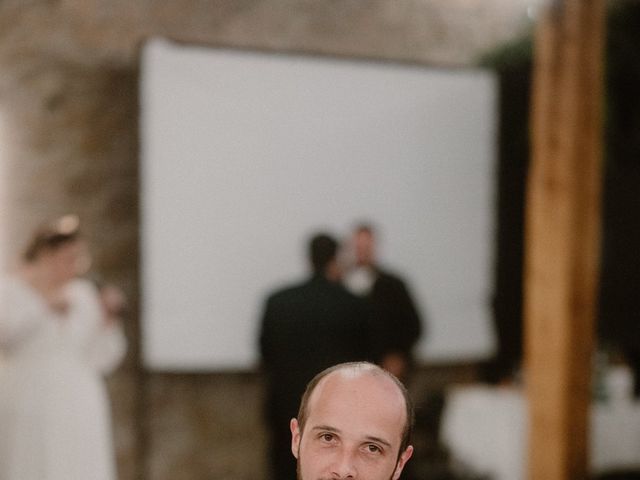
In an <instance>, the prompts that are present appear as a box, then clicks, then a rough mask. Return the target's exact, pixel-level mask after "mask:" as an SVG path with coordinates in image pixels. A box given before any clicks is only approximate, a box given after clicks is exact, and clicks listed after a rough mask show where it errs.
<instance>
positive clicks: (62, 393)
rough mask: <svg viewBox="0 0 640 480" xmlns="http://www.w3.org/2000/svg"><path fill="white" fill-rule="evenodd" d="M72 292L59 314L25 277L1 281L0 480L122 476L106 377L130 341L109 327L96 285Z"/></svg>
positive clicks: (78, 284) (83, 284)
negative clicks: (116, 458)
mask: <svg viewBox="0 0 640 480" xmlns="http://www.w3.org/2000/svg"><path fill="white" fill-rule="evenodd" d="M66 294H67V298H68V301H69V309H68V311H67V312H66V313H65V314H64V316H61V314H59V313H56V312H54V311H53V310H52V309H50V308H49V306H48V305H47V304H46V303H45V301H44V300H43V298H42V297H41V296H40V295H39V294H38V293H37V292H36V291H35V290H34V289H32V288H31V287H30V286H29V285H28V284H27V283H25V282H23V281H22V280H20V279H17V278H5V279H2V280H1V282H0V351H1V355H0V356H2V357H3V358H4V360H3V362H2V366H1V368H0V480H114V479H115V478H116V473H115V461H114V454H113V447H112V435H111V417H110V411H109V402H108V397H107V392H106V387H105V385H104V381H103V378H102V375H103V374H104V373H107V372H109V371H110V370H111V369H113V368H115V367H116V366H117V364H118V363H119V362H120V360H121V359H122V357H123V355H124V353H125V349H126V342H125V339H124V335H123V332H122V330H121V328H120V327H119V326H116V325H117V324H115V325H114V326H109V327H107V326H106V325H104V323H103V320H102V318H103V317H102V310H101V305H100V303H99V297H98V293H97V290H96V289H95V287H94V286H93V284H91V283H90V282H88V281H86V280H80V279H79V280H74V281H72V282H71V283H70V284H69V285H68V286H67V292H66Z"/></svg>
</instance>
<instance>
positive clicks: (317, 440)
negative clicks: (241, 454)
mask: <svg viewBox="0 0 640 480" xmlns="http://www.w3.org/2000/svg"><path fill="white" fill-rule="evenodd" d="M412 426H413V407H412V404H411V400H410V399H409V396H408V394H407V391H406V389H405V388H404V386H403V385H402V384H401V383H400V382H399V381H398V380H397V379H396V378H395V377H394V376H393V375H391V374H390V373H388V372H386V371H384V370H382V369H381V368H380V367H378V366H376V365H373V364H370V363H366V362H358V363H345V364H340V365H337V366H335V367H331V368H329V369H327V370H325V371H323V372H321V373H320V374H318V375H317V376H316V377H315V378H314V379H313V380H312V381H311V382H309V385H308V386H307V390H306V391H305V393H304V395H303V397H302V402H301V404H300V411H299V413H298V418H297V419H295V418H294V419H293V420H291V433H292V442H291V449H292V451H293V454H294V456H295V457H296V458H297V460H298V479H299V480H331V479H342V478H351V479H361V480H397V479H398V478H399V477H400V474H401V473H402V469H403V468H404V465H405V463H406V462H407V460H409V458H410V457H411V455H412V453H413V447H412V446H410V445H409V440H410V436H411V430H412Z"/></svg>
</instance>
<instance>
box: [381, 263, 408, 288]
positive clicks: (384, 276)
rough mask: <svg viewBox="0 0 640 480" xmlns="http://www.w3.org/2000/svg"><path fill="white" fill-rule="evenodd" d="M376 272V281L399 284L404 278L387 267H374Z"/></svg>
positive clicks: (402, 282) (401, 283)
mask: <svg viewBox="0 0 640 480" xmlns="http://www.w3.org/2000/svg"><path fill="white" fill-rule="evenodd" d="M376 272H377V274H378V281H379V282H385V283H389V284H400V285H404V283H405V281H404V278H402V276H401V275H400V274H398V273H396V272H395V271H392V270H389V269H387V268H380V267H376Z"/></svg>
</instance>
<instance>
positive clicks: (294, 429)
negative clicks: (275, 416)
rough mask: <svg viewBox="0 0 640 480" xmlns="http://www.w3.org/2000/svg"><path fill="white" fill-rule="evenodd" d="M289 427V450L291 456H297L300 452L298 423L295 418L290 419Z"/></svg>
mask: <svg viewBox="0 0 640 480" xmlns="http://www.w3.org/2000/svg"><path fill="white" fill-rule="evenodd" d="M289 428H291V452H292V453H293V456H294V457H296V458H298V454H299V452H300V437H301V433H302V432H300V425H298V420H297V419H295V418H292V419H291V422H290V423H289Z"/></svg>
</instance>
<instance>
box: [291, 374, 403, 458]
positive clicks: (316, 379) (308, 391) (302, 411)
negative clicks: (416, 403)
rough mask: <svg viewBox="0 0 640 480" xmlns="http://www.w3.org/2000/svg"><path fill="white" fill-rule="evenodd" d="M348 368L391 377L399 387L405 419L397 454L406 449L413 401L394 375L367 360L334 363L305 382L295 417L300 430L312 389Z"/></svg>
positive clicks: (305, 418) (307, 414)
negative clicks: (305, 386)
mask: <svg viewBox="0 0 640 480" xmlns="http://www.w3.org/2000/svg"><path fill="white" fill-rule="evenodd" d="M349 369H351V370H356V371H361V372H367V373H369V374H371V375H374V376H378V375H382V376H385V377H387V378H389V379H391V380H392V381H393V383H395V384H396V386H397V387H398V389H400V392H401V393H402V396H403V398H404V404H405V408H406V421H405V425H404V428H403V429H402V439H401V442H400V450H399V451H398V456H399V455H400V454H401V453H402V452H404V451H405V450H406V449H407V447H408V446H409V443H410V442H411V434H412V433H413V424H414V422H415V413H414V408H413V402H412V401H411V397H410V396H409V392H407V389H406V388H405V386H404V385H403V384H402V382H401V381H400V380H398V379H397V378H396V376H395V375H393V374H392V373H389V372H388V371H386V370H384V369H382V368H380V367H379V366H378V365H374V364H373V363H369V362H347V363H340V364H338V365H334V366H332V367H329V368H327V369H325V370H323V371H322V372H320V373H318V374H317V375H316V376H315V377H313V379H311V381H310V382H309V383H308V384H307V388H306V390H305V391H304V394H303V395H302V400H301V402H300V409H299V410H298V417H297V418H298V425H299V427H300V432H302V431H303V430H304V426H305V423H306V421H307V418H308V416H309V399H310V398H311V395H312V394H313V391H314V390H315V388H316V387H317V386H318V384H319V383H320V382H321V381H322V379H323V378H325V377H327V376H329V375H330V374H332V373H333V372H337V371H340V370H349Z"/></svg>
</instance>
